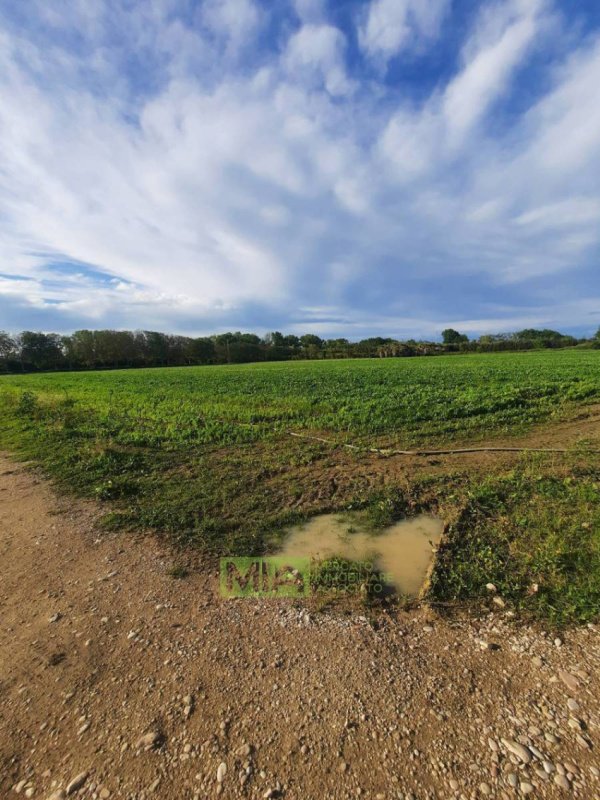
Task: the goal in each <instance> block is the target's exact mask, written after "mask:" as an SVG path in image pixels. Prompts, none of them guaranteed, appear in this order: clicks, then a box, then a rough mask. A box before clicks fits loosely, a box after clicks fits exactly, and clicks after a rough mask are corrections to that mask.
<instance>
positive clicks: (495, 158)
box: [0, 0, 600, 339]
mask: <svg viewBox="0 0 600 800" xmlns="http://www.w3.org/2000/svg"><path fill="white" fill-rule="evenodd" d="M599 255H600V3H598V2H597V0H491V1H490V0H370V2H369V0H329V2H327V0H264V2H261V0H145V2H137V0H52V2H49V1H48V0H22V2H14V0H0V329H2V328H4V329H8V330H12V331H17V330H21V329H23V328H34V329H42V330H55V331H61V332H63V331H64V332H66V331H71V330H73V329H76V328H81V327H95V328H98V327H117V328H138V327H140V328H152V329H156V330H167V331H172V332H180V333H191V334H194V333H196V334H202V333H208V332H216V331H221V330H225V329H232V328H233V329H239V328H241V329H249V330H254V331H256V332H258V333H261V332H264V331H266V330H271V329H279V330H282V331H284V332H305V331H312V332H315V333H320V334H322V335H326V336H347V337H349V338H351V339H354V338H359V337H361V336H365V335H377V334H382V335H392V336H400V337H402V336H409V335H414V336H432V337H433V336H435V335H437V334H439V331H441V330H442V329H443V328H444V327H446V326H448V325H451V326H453V327H457V328H459V329H460V330H462V331H465V332H467V333H469V334H477V333H485V332H490V331H508V330H514V329H517V328H522V327H529V326H549V327H557V328H560V329H563V330H568V331H573V332H576V333H577V332H578V333H582V334H587V333H590V332H592V331H595V330H596V329H597V328H598V326H599V325H600V273H599V269H600V260H599Z"/></svg>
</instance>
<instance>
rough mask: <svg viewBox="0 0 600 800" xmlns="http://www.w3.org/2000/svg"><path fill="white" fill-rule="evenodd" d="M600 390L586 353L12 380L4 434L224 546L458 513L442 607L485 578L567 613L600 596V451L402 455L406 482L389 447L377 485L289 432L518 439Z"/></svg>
mask: <svg viewBox="0 0 600 800" xmlns="http://www.w3.org/2000/svg"><path fill="white" fill-rule="evenodd" d="M598 402H600V351H597V350H593V349H590V350H564V351H556V352H552V351H534V352H528V353H502V354H483V355H458V356H447V357H440V358H436V359H426V358H421V359H419V358H415V359H410V360H361V361H316V362H293V363H287V364H257V365H242V366H226V367H198V368H191V369H176V368H175V369H169V370H160V369H154V370H136V371H127V372H124V371H116V372H109V371H104V372H90V373H57V374H49V373H46V374H39V375H24V376H5V377H2V378H0V413H1V415H2V425H1V426H0V446H1V447H3V448H4V449H8V450H12V451H14V452H17V453H18V454H19V455H20V456H21V457H24V458H28V459H33V460H35V461H37V462H39V463H40V464H42V465H43V467H44V468H45V470H46V471H47V473H48V474H50V475H51V476H52V477H53V478H54V479H55V480H56V481H57V482H58V484H59V485H61V486H63V487H64V488H65V489H67V490H68V491H72V492H75V493H77V494H79V495H81V496H84V497H95V498H97V499H99V500H100V501H102V502H104V503H105V504H106V514H105V517H104V524H105V525H106V526H107V527H110V528H115V529H116V528H135V529H149V530H156V531H159V532H160V533H161V534H165V535H168V536H169V537H170V538H171V539H172V541H173V542H174V543H175V544H176V545H177V546H181V547H187V546H193V547H196V548H200V549H201V550H203V551H204V552H206V553H211V554H214V555H225V554H243V555H246V554H252V553H260V552H263V551H264V550H265V548H267V547H268V546H269V543H272V542H273V541H275V540H276V539H277V537H278V536H281V533H282V530H283V528H284V527H285V526H287V525H290V524H292V523H294V522H297V521H299V520H301V519H303V518H306V517H308V516H310V515H312V514H316V513H321V512H327V511H341V510H350V509H353V510H356V509H361V508H362V509H365V510H366V511H367V512H368V514H369V515H370V517H371V518H372V519H373V520H374V524H375V526H379V527H383V526H384V525H386V524H389V523H390V522H392V521H394V520H395V519H398V518H400V517H401V516H403V515H405V514H410V513H416V512H418V511H422V510H431V511H433V512H435V513H439V514H440V515H441V516H442V517H443V518H444V519H445V520H447V521H448V522H449V532H448V536H447V538H446V541H445V543H444V545H443V547H442V549H441V551H440V553H439V557H438V561H437V565H436V568H435V571H434V573H433V576H432V580H431V587H430V597H431V599H432V601H434V602H437V603H439V604H440V608H443V607H446V605H449V606H452V605H454V604H456V603H457V602H459V603H465V602H473V601H474V600H476V601H477V602H484V603H488V602H491V599H490V594H489V590H487V589H486V584H488V583H492V584H494V585H495V586H496V588H497V595H498V596H499V597H500V598H501V599H502V600H503V602H506V603H507V604H509V606H510V607H514V608H515V609H518V610H520V611H521V612H522V613H526V614H530V615H532V616H536V617H540V618H545V619H550V620H552V621H553V622H556V623H562V622H567V621H572V620H579V621H584V620H591V619H593V618H594V617H595V616H597V615H598V610H599V608H600V516H599V512H598V508H599V506H600V504H599V503H598V500H599V499H600V498H599V497H598V494H599V486H600V461H599V458H598V457H597V456H595V455H592V454H590V453H589V452H584V450H582V449H579V450H578V449H577V448H576V447H573V451H572V453H569V454H567V455H540V456H533V455H524V456H523V457H522V458H520V459H519V460H518V461H517V462H516V464H514V463H513V464H511V465H504V466H498V467H497V468H495V467H494V468H493V469H490V465H489V463H486V464H485V465H483V466H481V465H480V466H478V465H477V464H476V463H475V462H474V463H473V466H472V468H471V467H470V466H469V467H465V468H461V469H460V470H456V469H455V468H453V467H452V462H451V461H448V462H447V466H445V465H441V466H440V465H439V464H438V465H437V466H429V465H428V462H425V463H424V464H423V465H422V466H420V467H419V468H418V469H416V468H415V469H413V470H412V472H411V473H410V475H409V474H408V473H406V474H405V473H404V472H403V470H402V469H400V468H398V467H396V477H397V480H394V479H393V477H394V473H393V471H392V466H391V461H390V462H387V463H389V464H390V468H389V469H387V467H386V465H385V462H384V465H383V467H382V468H381V471H380V478H381V480H380V481H379V483H377V481H375V480H373V475H372V474H370V470H372V468H373V466H374V462H373V460H372V459H368V458H362V457H361V455H360V453H358V454H353V453H350V452H349V451H345V450H341V449H339V448H336V447H335V446H331V445H330V444H325V443H322V442H316V441H313V440H311V439H295V438H292V437H291V436H290V435H289V431H291V430H293V431H296V432H303V433H306V434H309V435H313V434H316V435H319V436H322V437H324V438H327V439H328V440H330V441H332V442H337V443H342V442H352V443H356V444H359V445H364V446H365V447H367V446H369V447H370V446H380V447H390V446H395V447H410V446H414V445H419V446H424V445H427V446H431V447H433V448H435V447H437V446H440V445H447V444H448V443H450V442H457V443H461V444H462V443H465V442H476V441H481V440H483V439H486V440H490V439H492V438H494V437H506V436H511V437H512V436H514V435H515V434H519V433H525V432H526V431H529V430H531V429H532V428H533V427H534V426H537V425H540V424H541V423H551V422H553V421H559V420H564V419H570V418H573V417H574V416H576V415H577V414H581V413H585V407H586V406H588V405H590V404H594V403H598ZM594 444H595V447H597V448H600V443H599V442H597V441H596V442H595V443H594V442H590V447H592V446H593V445H594ZM340 466H341V467H343V469H341V473H340ZM338 473H340V474H341V475H342V477H341V478H339V477H337V475H338ZM332 476H334V478H332ZM177 577H180V576H179V575H177Z"/></svg>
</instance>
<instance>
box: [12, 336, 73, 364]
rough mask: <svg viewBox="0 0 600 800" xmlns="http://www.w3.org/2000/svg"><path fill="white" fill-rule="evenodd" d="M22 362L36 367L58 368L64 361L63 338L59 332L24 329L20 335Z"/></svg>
mask: <svg viewBox="0 0 600 800" xmlns="http://www.w3.org/2000/svg"><path fill="white" fill-rule="evenodd" d="M19 346H20V349H21V362H22V364H23V365H24V366H25V365H30V366H32V367H33V368H34V369H58V367H60V366H62V365H63V363H64V353H63V348H62V339H61V337H60V336H59V335H58V334H57V333H36V332H35V331H23V332H22V333H21V334H20V336H19Z"/></svg>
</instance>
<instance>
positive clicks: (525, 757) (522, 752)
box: [501, 739, 531, 764]
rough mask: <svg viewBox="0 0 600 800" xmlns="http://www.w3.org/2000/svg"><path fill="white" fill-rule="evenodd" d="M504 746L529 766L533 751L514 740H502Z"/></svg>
mask: <svg viewBox="0 0 600 800" xmlns="http://www.w3.org/2000/svg"><path fill="white" fill-rule="evenodd" d="M501 741H502V744H503V745H504V747H506V749H507V750H509V751H510V752H511V753H513V755H515V756H516V757H517V758H518V759H520V760H521V761H522V762H523V763H524V764H529V762H530V761H531V751H530V750H529V749H528V748H527V747H525V745H523V744H519V743H518V742H515V741H514V740H513V739H501Z"/></svg>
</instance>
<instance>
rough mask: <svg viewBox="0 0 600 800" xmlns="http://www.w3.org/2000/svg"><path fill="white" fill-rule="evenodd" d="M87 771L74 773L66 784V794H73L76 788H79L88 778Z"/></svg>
mask: <svg viewBox="0 0 600 800" xmlns="http://www.w3.org/2000/svg"><path fill="white" fill-rule="evenodd" d="M88 775H89V773H88V772H80V773H79V775H76V776H75V777H74V778H73V780H72V781H70V782H69V783H68V784H67V795H70V794H73V792H76V791H77V790H78V789H81V787H82V786H83V784H84V783H85V782H86V781H87V779H88Z"/></svg>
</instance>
